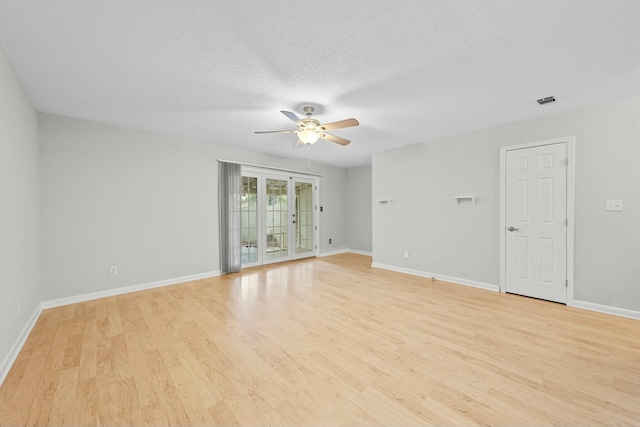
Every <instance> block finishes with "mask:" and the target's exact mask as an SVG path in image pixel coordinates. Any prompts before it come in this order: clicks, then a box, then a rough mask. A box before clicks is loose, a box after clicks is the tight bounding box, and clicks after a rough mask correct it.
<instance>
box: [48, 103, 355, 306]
mask: <svg viewBox="0 0 640 427" xmlns="http://www.w3.org/2000/svg"><path fill="white" fill-rule="evenodd" d="M39 125H40V126H39V129H40V146H41V165H42V166H41V181H42V229H43V233H42V256H43V270H42V271H43V277H44V296H43V299H44V300H45V301H47V300H52V299H58V298H66V297H72V296H77V295H82V294H86V293H92V292H99V291H107V290H111V289H116V288H120V287H125V286H133V285H140V284H145V283H150V282H156V281H162V280H167V279H173V278H180V277H184V276H189V275H194V274H202V273H212V272H216V271H218V270H219V252H218V211H217V188H218V184H217V179H218V163H217V159H218V158H222V159H226V160H234V161H242V162H248V163H255V164H262V165H269V166H274V167H283V168H290V169H295V170H301V171H304V170H307V164H306V162H302V161H297V160H291V159H284V158H279V157H273V156H268V155H264V154H260V153H255V152H251V151H247V150H243V149H237V148H233V147H229V146H223V145H216V144H212V143H205V142H198V141H193V140H187V139H180V138H172V137H168V136H163V135H159V134H155V133H150V132H142V131H135V130H131V129H125V128H121V127H116V126H110V125H105V124H100V123H95V122H90V121H84V120H78V119H72V118H67V117H60V116H53V115H48V114H40V116H39ZM310 171H311V172H316V173H321V174H323V177H322V178H320V204H321V205H322V206H323V207H324V208H325V209H324V212H323V213H321V214H320V231H321V241H320V251H321V252H328V251H333V250H336V249H344V248H346V247H347V246H346V244H347V239H346V225H345V224H344V222H345V221H344V218H345V217H346V190H345V188H346V170H345V169H342V168H335V167H329V166H323V165H316V164H312V166H311V169H310ZM329 237H331V238H333V244H332V245H328V238H329ZM110 266H117V267H118V274H117V275H115V276H112V275H110V274H109V267H110Z"/></svg>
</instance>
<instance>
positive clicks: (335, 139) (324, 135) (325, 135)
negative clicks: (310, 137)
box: [320, 133, 351, 146]
mask: <svg viewBox="0 0 640 427" xmlns="http://www.w3.org/2000/svg"><path fill="white" fill-rule="evenodd" d="M320 138H322V139H326V140H327V141H331V142H335V143H336V144H340V145H343V146H344V145H349V144H351V141H349V140H348V139H344V138H340V137H339V136H335V135H329V134H328V133H322V134H320Z"/></svg>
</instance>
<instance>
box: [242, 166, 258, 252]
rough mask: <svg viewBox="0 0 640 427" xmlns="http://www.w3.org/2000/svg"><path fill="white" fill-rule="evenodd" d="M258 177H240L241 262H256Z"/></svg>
mask: <svg viewBox="0 0 640 427" xmlns="http://www.w3.org/2000/svg"><path fill="white" fill-rule="evenodd" d="M258 249H259V247H258V178H257V177H253V176H243V177H242V263H243V264H252V263H257V262H258Z"/></svg>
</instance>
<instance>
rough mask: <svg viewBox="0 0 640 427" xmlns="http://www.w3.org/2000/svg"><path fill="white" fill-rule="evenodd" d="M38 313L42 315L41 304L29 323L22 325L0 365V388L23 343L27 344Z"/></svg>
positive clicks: (38, 315) (38, 316)
mask: <svg viewBox="0 0 640 427" xmlns="http://www.w3.org/2000/svg"><path fill="white" fill-rule="evenodd" d="M40 313H42V304H38V306H37V307H36V309H35V311H34V312H33V314H32V315H31V317H30V318H29V321H27V324H26V325H24V328H22V332H20V335H18V339H17V340H16V342H15V343H13V346H11V349H10V350H9V353H8V354H7V356H6V357H5V358H4V360H3V361H2V363H0V386H1V385H2V383H3V382H4V380H5V379H6V378H7V375H8V374H9V371H10V370H11V367H12V366H13V363H14V362H15V361H16V359H17V358H18V355H19V354H20V350H22V347H23V346H24V343H25V342H27V338H29V334H31V330H32V329H33V327H34V326H35V324H36V322H37V321H38V318H40Z"/></svg>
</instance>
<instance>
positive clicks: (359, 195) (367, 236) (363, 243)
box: [347, 165, 372, 252]
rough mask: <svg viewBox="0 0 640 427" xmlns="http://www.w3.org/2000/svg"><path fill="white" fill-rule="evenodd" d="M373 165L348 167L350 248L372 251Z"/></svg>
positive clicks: (348, 234)
mask: <svg viewBox="0 0 640 427" xmlns="http://www.w3.org/2000/svg"><path fill="white" fill-rule="evenodd" d="M371 182H372V181H371V165H364V166H357V167H353V168H349V169H347V195H348V197H347V240H348V246H349V249H352V250H357V251H363V252H371V233H372V229H371V227H372V225H371V221H372V215H371V210H372V201H371V191H372V188H371Z"/></svg>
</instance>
